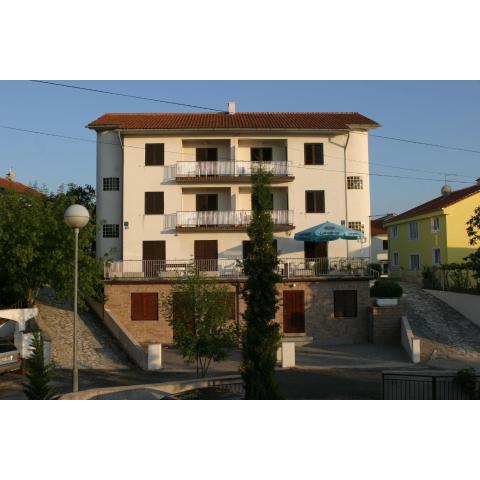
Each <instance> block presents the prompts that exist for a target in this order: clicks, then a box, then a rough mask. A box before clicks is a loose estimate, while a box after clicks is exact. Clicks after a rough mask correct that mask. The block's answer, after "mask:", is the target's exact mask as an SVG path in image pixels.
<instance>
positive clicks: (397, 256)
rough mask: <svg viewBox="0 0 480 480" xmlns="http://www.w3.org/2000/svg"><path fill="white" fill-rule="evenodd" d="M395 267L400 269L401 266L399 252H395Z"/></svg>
mask: <svg viewBox="0 0 480 480" xmlns="http://www.w3.org/2000/svg"><path fill="white" fill-rule="evenodd" d="M393 265H394V266H395V267H398V266H399V265H400V255H399V253H398V252H393Z"/></svg>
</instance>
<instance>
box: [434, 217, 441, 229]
mask: <svg viewBox="0 0 480 480" xmlns="http://www.w3.org/2000/svg"><path fill="white" fill-rule="evenodd" d="M439 231H440V217H433V218H432V232H433V233H438V232H439Z"/></svg>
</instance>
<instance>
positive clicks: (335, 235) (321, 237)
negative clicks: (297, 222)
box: [293, 222, 364, 242]
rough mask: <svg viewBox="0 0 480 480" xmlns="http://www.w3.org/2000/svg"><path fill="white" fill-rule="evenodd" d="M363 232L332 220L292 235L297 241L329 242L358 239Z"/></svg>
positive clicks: (361, 236)
mask: <svg viewBox="0 0 480 480" xmlns="http://www.w3.org/2000/svg"><path fill="white" fill-rule="evenodd" d="M363 236H364V235H363V233H362V232H359V231H358V230H353V228H346V227H343V226H342V225H337V224H336V223H332V222H325V223H321V224H320V225H317V226H315V227H310V228H307V229H306V230H302V231H301V232H298V233H296V234H295V235H294V237H293V238H295V240H298V241H299V242H331V241H332V240H338V239H343V240H358V239H360V238H363Z"/></svg>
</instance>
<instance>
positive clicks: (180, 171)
mask: <svg viewBox="0 0 480 480" xmlns="http://www.w3.org/2000/svg"><path fill="white" fill-rule="evenodd" d="M175 168H176V170H175V176H176V177H187V178H190V177H203V176H206V177H215V176H225V177H236V176H249V175H252V174H253V173H255V172H256V171H258V170H259V169H260V168H262V169H264V170H266V171H267V172H270V173H272V174H273V175H274V176H282V177H287V176H289V175H290V168H289V164H288V162H279V161H272V162H244V161H216V162H211V161H210V162H178V163H177V164H176V167H175Z"/></svg>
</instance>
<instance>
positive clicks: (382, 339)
mask: <svg viewBox="0 0 480 480" xmlns="http://www.w3.org/2000/svg"><path fill="white" fill-rule="evenodd" d="M368 317H369V318H368V339H369V341H370V342H371V343H373V344H374V345H400V330H401V326H400V323H401V318H402V307H401V305H395V306H391V307H371V308H370V309H369V315H368Z"/></svg>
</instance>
